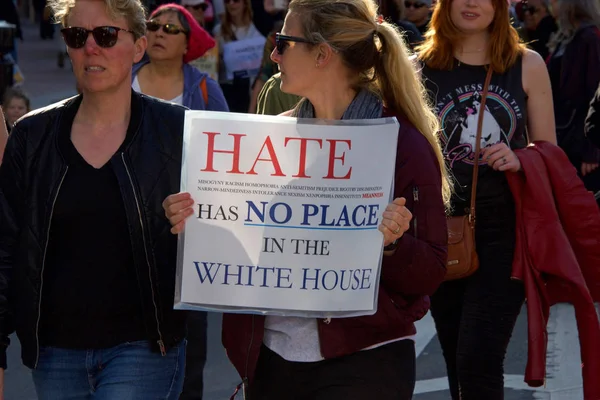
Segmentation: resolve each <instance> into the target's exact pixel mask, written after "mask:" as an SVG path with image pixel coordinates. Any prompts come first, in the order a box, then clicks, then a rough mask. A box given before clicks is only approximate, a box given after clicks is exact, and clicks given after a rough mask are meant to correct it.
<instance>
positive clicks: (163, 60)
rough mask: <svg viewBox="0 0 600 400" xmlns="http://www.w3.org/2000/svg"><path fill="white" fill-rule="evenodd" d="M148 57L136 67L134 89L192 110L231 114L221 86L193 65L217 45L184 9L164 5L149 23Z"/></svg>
mask: <svg viewBox="0 0 600 400" xmlns="http://www.w3.org/2000/svg"><path fill="white" fill-rule="evenodd" d="M146 37H147V38H148V48H147V50H146V56H145V57H144V58H143V59H142V61H140V62H139V63H137V64H136V65H134V67H133V73H132V85H131V86H132V87H133V89H134V90H136V91H137V92H140V93H144V94H147V95H150V96H154V97H157V98H159V99H163V100H168V101H171V102H173V103H177V104H181V105H183V106H185V107H187V108H189V109H191V110H210V111H229V108H228V106H227V102H226V101H225V97H224V96H223V92H222V91H221V88H220V87H219V84H218V83H217V82H215V81H214V80H213V79H212V78H210V76H208V74H207V73H204V72H201V71H199V70H198V69H196V68H194V67H192V66H191V65H189V62H191V61H193V60H195V59H197V58H198V57H200V56H202V55H204V54H205V53H206V52H207V51H208V50H209V49H210V48H212V47H213V46H214V45H215V41H214V39H213V38H212V37H211V36H210V35H209V34H208V33H207V32H206V31H205V30H204V29H202V28H201V27H200V25H199V24H198V22H196V20H195V19H194V18H193V17H192V15H191V14H190V13H189V12H188V11H186V9H185V8H183V7H182V6H180V5H177V4H172V3H171V4H163V5H162V6H160V7H158V8H157V9H156V10H154V12H153V13H152V14H151V15H150V19H149V21H148V22H147V23H146Z"/></svg>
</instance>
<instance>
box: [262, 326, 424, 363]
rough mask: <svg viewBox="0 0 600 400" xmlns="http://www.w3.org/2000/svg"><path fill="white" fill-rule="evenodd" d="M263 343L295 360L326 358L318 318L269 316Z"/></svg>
mask: <svg viewBox="0 0 600 400" xmlns="http://www.w3.org/2000/svg"><path fill="white" fill-rule="evenodd" d="M415 338H416V335H410V336H404V337H400V338H396V339H392V340H388V341H386V342H382V343H376V344H374V345H372V346H369V347H367V348H364V349H362V350H372V349H375V348H377V347H381V346H385V345H386V344H390V343H393V342H398V341H400V340H406V339H410V340H413V341H414V340H415ZM263 343H264V344H265V346H267V347H268V348H269V349H271V350H272V351H274V352H275V353H277V354H279V356H281V357H282V358H283V359H285V360H287V361H294V362H315V361H322V360H324V358H323V355H322V354H321V344H320V341H319V328H318V326H317V320H316V318H301V317H276V316H267V318H266V321H265V336H264V339H263Z"/></svg>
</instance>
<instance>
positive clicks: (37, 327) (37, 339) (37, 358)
mask: <svg viewBox="0 0 600 400" xmlns="http://www.w3.org/2000/svg"><path fill="white" fill-rule="evenodd" d="M68 171H69V166H67V167H66V168H65V172H64V173H63V174H62V176H61V177H60V181H59V183H58V188H57V189H56V193H55V194H54V199H52V207H51V208H50V219H48V230H47V231H46V243H45V245H44V255H43V256H42V271H41V274H40V298H39V299H38V316H37V322H36V323H35V344H36V355H35V367H34V368H37V366H38V362H39V361H40V320H41V319H42V292H43V290H44V269H45V267H46V255H47V254H48V242H50V227H51V226H52V218H53V216H54V206H56V199H58V193H59V192H60V188H61V187H62V184H63V182H64V181H65V177H66V176H67V172H68Z"/></svg>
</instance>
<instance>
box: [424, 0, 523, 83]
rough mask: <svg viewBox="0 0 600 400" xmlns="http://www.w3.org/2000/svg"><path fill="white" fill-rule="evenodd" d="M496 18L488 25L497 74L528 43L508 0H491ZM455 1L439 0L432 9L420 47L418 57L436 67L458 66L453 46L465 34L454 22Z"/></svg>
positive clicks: (513, 59)
mask: <svg viewBox="0 0 600 400" xmlns="http://www.w3.org/2000/svg"><path fill="white" fill-rule="evenodd" d="M492 5H493V7H494V19H493V20H492V23H491V24H490V26H489V31H490V42H489V46H490V48H489V54H490V60H491V66H492V69H493V71H494V72H495V73H498V74H502V73H504V72H505V71H506V70H507V69H508V68H510V67H511V66H513V65H514V64H515V63H516V62H517V60H518V58H519V56H521V55H522V54H523V53H524V52H525V49H526V47H525V45H524V44H523V43H522V42H521V39H520V38H519V34H518V33H517V31H516V29H515V28H513V26H512V25H511V23H510V13H509V12H508V3H507V1H506V0H492ZM451 6H452V0H439V1H438V2H437V4H436V5H435V8H434V10H433V15H432V17H431V22H430V24H429V30H428V31H427V33H426V34H425V41H424V42H423V44H421V45H420V46H419V47H417V53H418V54H419V58H420V59H421V60H423V62H425V64H426V65H427V66H429V67H431V68H434V69H440V70H451V69H452V68H453V67H454V65H455V60H454V47H455V45H456V44H458V43H459V42H460V40H461V37H462V36H463V34H462V33H461V32H460V31H459V30H458V28H457V27H456V26H455V25H454V23H453V22H452V17H451V14H450V8H451Z"/></svg>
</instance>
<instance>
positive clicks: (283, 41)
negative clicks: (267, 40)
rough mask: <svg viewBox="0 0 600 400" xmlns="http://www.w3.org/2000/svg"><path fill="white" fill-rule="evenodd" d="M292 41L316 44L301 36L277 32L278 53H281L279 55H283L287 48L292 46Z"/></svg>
mask: <svg viewBox="0 0 600 400" xmlns="http://www.w3.org/2000/svg"><path fill="white" fill-rule="evenodd" d="M290 43H308V44H315V43H314V42H311V41H310V40H308V39H304V38H301V37H297V36H288V35H282V34H281V33H276V34H275V48H276V49H277V53H279V55H283V53H284V52H285V49H287V48H288V47H289V46H290Z"/></svg>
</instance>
